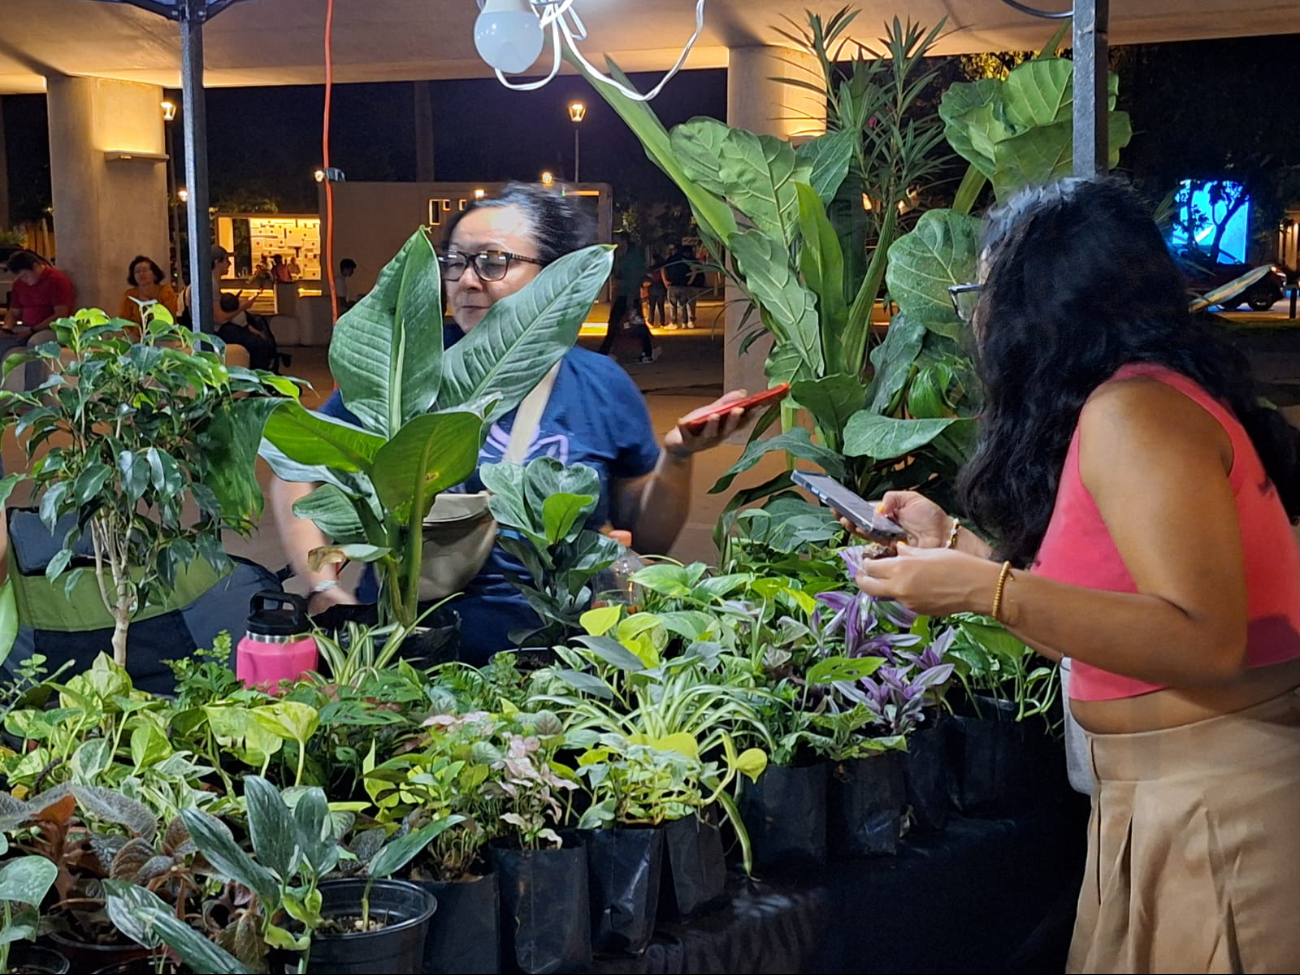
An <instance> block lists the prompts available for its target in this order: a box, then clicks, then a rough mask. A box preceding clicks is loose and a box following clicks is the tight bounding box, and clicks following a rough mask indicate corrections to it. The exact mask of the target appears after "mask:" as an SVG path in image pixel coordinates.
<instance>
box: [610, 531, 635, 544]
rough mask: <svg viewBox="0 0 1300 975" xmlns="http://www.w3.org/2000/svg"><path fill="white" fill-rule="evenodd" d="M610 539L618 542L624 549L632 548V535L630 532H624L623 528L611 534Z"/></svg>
mask: <svg viewBox="0 0 1300 975" xmlns="http://www.w3.org/2000/svg"><path fill="white" fill-rule="evenodd" d="M609 537H610V538H612V539H614V541H616V542H618V543H619V544H620V545H622V546H623V547H624V548H631V547H632V533H631V532H629V531H624V530H623V529H621V528H616V529H614V530H613V531H612V532H610V533H609Z"/></svg>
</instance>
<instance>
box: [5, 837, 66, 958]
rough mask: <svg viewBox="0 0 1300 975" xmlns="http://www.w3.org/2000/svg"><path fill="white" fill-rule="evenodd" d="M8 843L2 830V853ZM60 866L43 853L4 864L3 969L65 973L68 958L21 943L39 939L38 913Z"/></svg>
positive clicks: (16, 858)
mask: <svg viewBox="0 0 1300 975" xmlns="http://www.w3.org/2000/svg"><path fill="white" fill-rule="evenodd" d="M7 852H8V843H7V842H6V841H5V838H4V834H2V833H0V856H3V855H4V854H5V853H7ZM58 873H59V868H58V867H56V866H55V865H54V864H53V863H52V862H51V861H50V860H48V859H46V858H45V857H43V856H20V857H14V858H13V859H11V860H6V861H4V862H3V863H0V972H15V973H17V972H23V973H26V972H31V973H34V975H35V973H48V975H62V973H63V972H66V971H68V970H69V965H68V960H67V959H66V958H64V957H63V956H62V955H60V954H59V953H58V952H57V951H50V950H49V949H47V948H37V947H35V946H27V945H22V944H18V942H21V941H24V940H26V941H35V940H36V934H37V930H38V928H39V922H40V918H39V915H38V912H39V911H40V907H41V904H42V903H43V902H44V901H45V898H46V895H48V894H49V892H50V889H51V888H52V887H53V886H54V880H55V878H56V877H57V876H58Z"/></svg>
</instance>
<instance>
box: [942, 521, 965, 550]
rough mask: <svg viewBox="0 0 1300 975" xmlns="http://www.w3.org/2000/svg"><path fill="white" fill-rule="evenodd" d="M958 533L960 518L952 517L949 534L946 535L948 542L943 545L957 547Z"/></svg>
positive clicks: (959, 531)
mask: <svg viewBox="0 0 1300 975" xmlns="http://www.w3.org/2000/svg"><path fill="white" fill-rule="evenodd" d="M959 534H961V519H960V518H954V519H953V520H952V532H951V534H949V535H948V544H947V546H945V547H946V548H956V547H957V536H958V535H959Z"/></svg>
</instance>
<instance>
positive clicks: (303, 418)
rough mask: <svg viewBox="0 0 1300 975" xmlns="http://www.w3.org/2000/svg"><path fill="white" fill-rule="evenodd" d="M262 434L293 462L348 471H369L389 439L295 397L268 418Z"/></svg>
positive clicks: (281, 404)
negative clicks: (307, 406)
mask: <svg viewBox="0 0 1300 975" xmlns="http://www.w3.org/2000/svg"><path fill="white" fill-rule="evenodd" d="M350 408H351V404H349V409H350ZM262 435H263V437H265V439H266V440H268V441H270V443H272V444H273V445H274V446H275V447H276V448H277V449H278V450H279V451H280V452H281V453H283V454H284V455H285V456H286V457H288V458H289V459H290V460H292V461H296V462H297V463H299V464H306V465H310V466H320V467H330V468H335V469H338V470H344V471H368V470H369V469H370V465H371V464H372V463H373V462H374V459H375V455H376V454H377V453H378V452H379V448H380V447H382V446H383V445H384V442H385V441H386V440H387V437H386V436H378V435H376V434H373V433H367V432H366V431H365V430H362V429H360V428H359V427H354V426H353V425H352V424H350V423H344V422H343V421H342V420H334V419H331V418H330V417H327V416H324V415H323V414H320V413H313V412H311V411H310V410H306V409H304V408H303V406H302V404H301V403H296V402H294V401H292V400H286V401H284V402H282V403H280V405H279V407H278V408H277V409H276V410H275V411H274V412H273V413H272V414H271V415H270V417H268V418H267V421H266V426H265V429H264V430H263V434H262ZM268 460H269V458H268Z"/></svg>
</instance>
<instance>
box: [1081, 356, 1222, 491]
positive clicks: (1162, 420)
mask: <svg viewBox="0 0 1300 975" xmlns="http://www.w3.org/2000/svg"><path fill="white" fill-rule="evenodd" d="M1079 434H1080V447H1081V450H1082V451H1083V458H1084V459H1085V462H1086V457H1087V455H1088V454H1089V453H1092V454H1094V455H1096V454H1097V453H1101V454H1110V452H1111V451H1112V450H1115V449H1120V450H1125V451H1128V450H1133V449H1139V450H1142V451H1144V452H1147V453H1148V454H1150V455H1152V456H1153V457H1155V456H1159V455H1161V454H1163V453H1165V452H1166V451H1175V452H1180V453H1190V454H1193V455H1201V456H1210V455H1217V458H1218V460H1219V462H1220V463H1221V464H1222V465H1223V466H1224V468H1225V470H1226V469H1228V468H1231V466H1232V442H1231V440H1230V439H1229V437H1228V433H1227V431H1226V430H1224V428H1223V425H1222V424H1221V423H1220V422H1219V421H1218V420H1217V419H1216V418H1215V417H1214V416H1213V415H1211V414H1210V413H1208V412H1207V411H1206V410H1205V409H1204V407H1202V406H1201V405H1200V404H1198V403H1197V402H1196V401H1195V400H1192V399H1190V398H1189V397H1187V396H1186V395H1185V394H1183V393H1182V392H1181V391H1179V390H1178V389H1175V388H1174V387H1173V386H1170V385H1168V384H1167V383H1162V382H1160V381H1159V380H1157V379H1149V378H1146V377H1134V378H1132V379H1121V380H1117V381H1115V382H1109V383H1106V384H1105V385H1104V386H1101V387H1100V388H1098V389H1097V390H1096V391H1095V392H1094V393H1093V394H1092V395H1091V396H1090V397H1088V400H1087V402H1086V403H1084V405H1083V411H1082V413H1081V414H1080V415H1079ZM1090 448H1091V449H1090Z"/></svg>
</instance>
